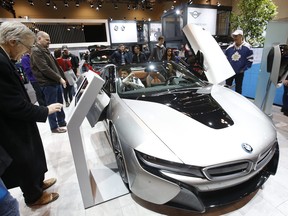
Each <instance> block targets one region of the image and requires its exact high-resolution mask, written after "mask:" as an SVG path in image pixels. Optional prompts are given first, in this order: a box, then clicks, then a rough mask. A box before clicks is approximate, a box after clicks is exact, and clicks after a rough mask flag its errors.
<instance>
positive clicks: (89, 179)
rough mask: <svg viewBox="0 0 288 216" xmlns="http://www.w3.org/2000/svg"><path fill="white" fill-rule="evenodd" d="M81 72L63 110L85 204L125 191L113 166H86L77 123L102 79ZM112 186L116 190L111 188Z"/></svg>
mask: <svg viewBox="0 0 288 216" xmlns="http://www.w3.org/2000/svg"><path fill="white" fill-rule="evenodd" d="M82 76H83V77H84V78H83V77H82V78H81V79H82V82H81V84H80V85H79V86H78V90H77V92H76V94H75V97H74V99H73V101H72V102H71V105H70V107H69V111H70V112H68V113H67V129H68V136H69V140H70V145H71V150H72V154H73V159H74V163H75V168H76V173H77V177H78V182H79V186H80V191H81V195H82V200H83V204H84V208H88V207H91V206H94V205H96V204H99V203H102V202H105V201H107V200H110V199H113V198H116V197H119V196H121V195H123V194H125V193H128V191H127V189H126V188H125V186H124V184H123V182H122V180H121V178H120V176H119V174H117V172H118V171H117V168H116V167H115V166H113V169H111V168H110V167H108V166H101V167H98V168H96V170H90V169H89V167H88V166H87V161H86V157H85V151H84V145H83V144H84V142H83V139H82V134H81V125H82V122H83V120H84V119H85V117H86V116H87V114H88V112H89V111H90V108H91V106H92V105H93V104H94V102H95V99H96V97H97V95H98V93H99V92H100V90H101V88H102V86H103V84H104V80H103V79H102V78H101V77H100V76H98V75H97V74H95V73H94V72H92V71H88V72H87V73H85V75H82ZM115 169H116V170H115ZM111 186H113V187H111ZM123 187H124V189H126V190H124V189H123ZM113 188H118V189H119V190H116V191H115V190H111V189H113Z"/></svg>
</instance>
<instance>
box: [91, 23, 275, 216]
mask: <svg viewBox="0 0 288 216" xmlns="http://www.w3.org/2000/svg"><path fill="white" fill-rule="evenodd" d="M193 28H194V26H189V28H188V29H186V30H185V33H186V36H187V37H188V40H189V41H190V42H191V43H192V44H191V45H192V47H193V44H194V45H195V47H196V48H195V49H196V51H197V50H198V51H199V50H201V49H202V51H203V55H199V56H201V57H202V58H204V62H203V65H202V66H203V70H204V71H205V73H206V75H207V78H208V81H202V80H201V79H199V78H198V77H196V76H194V75H193V73H192V72H191V71H190V70H188V69H186V68H185V67H184V66H182V65H181V64H177V63H175V62H157V63H156V62H154V63H151V62H150V63H146V64H135V65H133V64H131V65H128V66H125V67H123V66H122V67H118V66H115V65H107V66H106V67H105V68H104V69H103V70H102V74H101V76H102V78H103V79H104V80H105V84H104V86H103V89H102V91H101V92H100V94H99V95H98V97H97V99H96V102H95V105H94V106H93V107H92V108H91V112H93V115H94V120H95V119H96V121H98V120H105V122H106V123H107V130H108V132H109V134H110V138H111V140H110V141H111V146H112V148H113V151H114V154H115V157H116V160H117V164H118V168H119V170H120V174H121V177H122V180H123V182H124V183H125V184H126V185H127V187H128V188H129V190H130V191H131V192H132V193H134V194H135V195H136V196H138V197H140V198H142V199H144V200H146V201H149V202H152V203H155V204H165V205H170V206H174V207H177V208H184V209H189V210H193V211H198V212H204V211H205V210H206V209H207V208H211V207H215V206H220V205H224V204H229V203H231V202H234V201H237V200H239V199H241V198H243V197H245V196H247V195H249V194H250V193H252V192H254V191H256V190H257V189H258V188H260V187H261V186H262V185H263V184H264V183H265V181H266V180H267V179H268V177H269V176H270V175H271V174H272V175H274V174H275V173H276V170H277V165H278V159H279V148H278V143H277V137H276V130H275V127H274V126H273V123H272V121H271V119H270V118H269V117H267V116H266V115H265V114H264V113H263V112H262V111H261V110H259V109H258V108H257V107H256V106H255V105H254V104H253V103H252V102H250V101H249V100H248V99H246V98H245V97H243V96H241V95H239V94H238V93H236V92H235V91H233V90H231V89H229V88H226V87H224V86H223V85H220V84H219V85H218V84H215V82H216V83H217V82H219V81H221V80H222V81H223V79H225V76H224V75H223V73H222V75H221V71H218V73H219V74H220V76H217V75H215V73H213V70H212V67H213V65H214V66H215V64H213V63H212V62H211V61H209V59H210V60H211V58H210V57H209V55H210V54H209V53H207V55H206V52H205V49H203V47H202V48H201V44H197V43H195V41H196V42H197V34H198V33H199V31H203V30H202V29H200V30H199V29H197V27H195V29H196V30H193ZM193 31H196V32H193ZM194 33H195V34H194ZM199 34H201V33H199ZM205 34H206V33H205ZM195 35H196V36H195ZM201 38H203V37H201ZM204 38H205V37H204ZM213 40H214V39H213ZM211 43H213V42H211ZM215 43H216V41H215ZM216 44H217V43H216ZM217 46H218V44H217ZM212 47H213V46H212ZM210 48H211V46H210ZM199 52H200V51H199ZM215 52H216V55H218V54H217V52H218V51H215ZM215 52H214V54H215ZM219 55H220V54H219ZM217 58H218V56H216V57H214V59H215V60H216V61H217ZM221 58H222V57H221ZM212 60H213V58H212ZM223 61H224V62H221V63H220V64H221V65H222V68H225V67H226V68H228V69H227V70H225V71H226V72H227V71H228V70H230V68H229V66H228V65H227V64H229V63H227V61H226V60H225V59H224V60H223ZM200 62H201V61H200ZM218 63H219V62H217V64H218ZM215 67H216V68H217V65H216V66H215ZM215 67H213V69H215ZM211 71H212V72H211ZM214 71H215V70H214ZM226 72H225V73H226ZM209 73H210V74H209ZM228 74H229V73H228ZM230 75H231V74H230ZM219 77H220V78H219ZM211 80H212V81H211ZM211 82H212V83H213V82H214V84H212V83H211ZM95 115H96V117H95Z"/></svg>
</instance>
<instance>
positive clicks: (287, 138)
mask: <svg viewBox="0 0 288 216" xmlns="http://www.w3.org/2000/svg"><path fill="white" fill-rule="evenodd" d="M64 109H65V111H69V110H67V109H69V108H64ZM272 118H273V121H274V123H275V126H276V128H277V131H278V141H279V145H280V162H279V166H278V171H277V174H276V175H275V176H271V177H270V178H269V179H268V181H267V182H266V183H265V184H264V187H263V189H260V190H259V191H257V192H255V193H254V194H252V195H250V196H248V197H246V198H244V199H243V200H241V201H239V202H237V203H234V204H231V205H227V206H225V207H221V208H215V209H212V210H210V211H208V212H206V213H204V214H198V213H193V212H188V211H184V210H178V209H173V208H169V207H166V206H159V205H154V204H151V203H147V202H145V201H143V200H141V199H139V198H137V197H135V196H134V195H132V194H130V193H128V194H127V193H126V194H124V195H122V196H120V197H118V198H115V199H111V200H109V201H107V202H102V203H100V204H97V205H95V206H92V207H90V208H87V209H85V208H84V205H83V201H82V196H81V192H80V188H79V184H78V180H77V175H76V170H75V166H74V160H73V156H72V151H71V147H70V143H69V139H68V134H67V133H64V134H52V133H51V132H50V130H49V123H48V121H47V122H46V123H39V124H38V125H39V130H40V133H41V136H42V140H43V144H44V148H45V152H46V158H47V164H48V169H49V170H48V172H47V173H46V178H51V177H56V178H57V180H58V181H57V182H56V184H55V185H54V186H52V187H51V188H49V189H48V191H50V192H58V193H59V194H60V197H59V198H58V200H56V201H54V202H53V203H50V204H48V205H45V206H42V207H39V208H29V207H27V206H26V205H25V203H24V200H23V197H22V193H21V190H20V189H19V188H14V189H12V190H10V192H11V194H12V195H13V196H14V197H16V198H17V199H18V201H19V205H20V213H21V215H22V216H36V215H37V216H84V215H86V216H96V215H98V216H153V215H170V216H174V215H175V216H188V215H208V216H214V215H229V216H231V215H233V216H242V215H245V216H258V215H259V216H263V215H265V216H268V215H271V216H272V215H273V216H284V215H287V216H288V184H287V179H288V117H287V116H284V115H283V114H282V113H281V112H280V107H277V106H274V107H273V117H272ZM81 131H82V138H83V140H84V143H85V144H84V149H85V152H86V160H87V164H88V167H89V168H90V169H96V171H97V166H99V165H103V164H109V163H114V162H115V160H114V155H113V154H112V152H111V149H110V147H109V143H108V141H107V138H106V134H105V132H104V131H105V127H104V125H103V123H101V122H100V123H98V124H97V125H96V126H95V127H94V128H91V127H90V125H89V124H88V121H87V120H86V119H85V120H84V121H83V123H82V126H81ZM231 139H233V138H232V137H231ZM96 184H97V182H96ZM98 184H100V183H99V182H98ZM117 184H118V183H116V184H111V185H110V187H118V186H119V185H117ZM119 184H122V182H119Z"/></svg>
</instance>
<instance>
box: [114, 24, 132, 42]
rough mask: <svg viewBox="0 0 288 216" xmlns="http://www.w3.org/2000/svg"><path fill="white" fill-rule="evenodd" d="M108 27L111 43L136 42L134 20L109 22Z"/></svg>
mask: <svg viewBox="0 0 288 216" xmlns="http://www.w3.org/2000/svg"><path fill="white" fill-rule="evenodd" d="M109 28H110V36H111V42H112V43H137V25H136V22H125V21H123V22H119V21H115V22H110V23H109Z"/></svg>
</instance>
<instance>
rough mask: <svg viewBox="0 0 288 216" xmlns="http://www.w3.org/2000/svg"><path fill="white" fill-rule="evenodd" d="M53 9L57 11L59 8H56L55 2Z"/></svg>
mask: <svg viewBox="0 0 288 216" xmlns="http://www.w3.org/2000/svg"><path fill="white" fill-rule="evenodd" d="M53 9H54V10H57V9H58V8H57V6H56V4H55V3H54V2H53Z"/></svg>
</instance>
